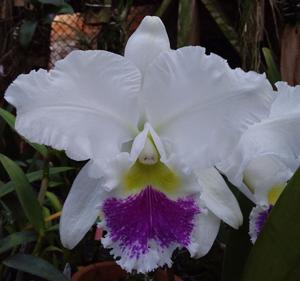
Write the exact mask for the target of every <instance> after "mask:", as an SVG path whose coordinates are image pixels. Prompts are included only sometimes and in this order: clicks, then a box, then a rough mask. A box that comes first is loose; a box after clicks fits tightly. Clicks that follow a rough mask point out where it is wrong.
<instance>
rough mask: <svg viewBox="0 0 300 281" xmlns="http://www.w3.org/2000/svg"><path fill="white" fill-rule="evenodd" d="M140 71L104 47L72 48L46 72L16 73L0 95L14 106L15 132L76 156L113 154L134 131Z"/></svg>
mask: <svg viewBox="0 0 300 281" xmlns="http://www.w3.org/2000/svg"><path fill="white" fill-rule="evenodd" d="M140 83H141V75H140V72H139V71H138V70H137V68H136V67H135V66H134V65H133V64H132V63H131V62H130V61H128V60H126V59H124V57H121V56H119V55H116V54H112V53H109V52H105V51H74V52H72V53H71V54H69V55H68V56H67V57H66V58H65V59H64V60H61V61H59V62H58V63H57V64H56V66H55V68H54V69H53V70H51V71H50V72H47V71H45V70H39V71H37V72H36V71H32V72H30V74H28V75H20V76H19V77H18V78H17V79H16V80H15V81H14V82H13V84H12V85H11V86H10V87H9V88H8V90H7V92H6V95H5V98H6V100H7V101H8V102H10V103H12V104H13V105H14V106H16V108H17V120H16V129H17V131H18V132H19V133H20V134H21V135H23V136H24V137H26V138H27V139H29V140H30V141H32V142H37V143H42V144H46V145H50V146H52V147H54V148H56V149H64V150H66V152H67V154H68V155H69V156H70V157H71V158H73V159H75V160H84V159H89V158H100V159H101V158H106V157H111V156H112V155H116V154H117V153H118V152H119V151H120V147H121V144H122V143H123V142H125V141H127V140H129V139H132V138H133V136H134V135H135V134H136V132H137V123H138V118H139V113H138V98H137V94H138V91H139V90H140Z"/></svg>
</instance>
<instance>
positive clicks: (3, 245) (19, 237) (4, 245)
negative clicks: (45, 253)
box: [0, 231, 37, 254]
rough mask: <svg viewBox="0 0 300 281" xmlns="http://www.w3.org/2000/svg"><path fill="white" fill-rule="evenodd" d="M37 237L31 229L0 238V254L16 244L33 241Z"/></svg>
mask: <svg viewBox="0 0 300 281" xmlns="http://www.w3.org/2000/svg"><path fill="white" fill-rule="evenodd" d="M36 239H37V235H36V233H34V232H32V231H23V232H16V233H13V234H11V235H8V236H7V237H5V238H3V239H2V240H0V254H2V253H3V252H6V251H8V250H10V249H12V248H14V247H16V246H20V245H22V244H25V243H29V242H33V241H35V240H36Z"/></svg>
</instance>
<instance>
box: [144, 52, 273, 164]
mask: <svg viewBox="0 0 300 281" xmlns="http://www.w3.org/2000/svg"><path fill="white" fill-rule="evenodd" d="M142 94H143V99H144V104H145V108H146V115H147V117H148V120H149V123H150V124H151V125H152V127H153V128H154V129H155V130H156V132H157V133H158V134H159V136H160V138H161V139H162V141H168V142H170V143H172V144H173V148H172V149H173V150H174V151H176V152H178V153H179V156H180V157H182V158H183V159H184V160H185V162H186V163H187V164H188V165H189V166H191V167H193V168H194V169H205V168H210V167H212V166H213V165H215V164H216V163H217V162H219V161H221V159H224V158H226V157H227V156H228V154H229V153H230V151H231V150H232V148H233V147H234V146H235V145H236V144H237V143H238V141H239V138H240V136H241V134H242V133H243V132H244V131H245V130H246V129H247V127H248V126H249V125H250V124H253V123H254V122H257V121H259V120H260V119H262V118H263V117H266V116H267V115H268V114H269V109H270V106H271V102H272V100H273V92H272V87H271V85H270V84H269V82H268V81H267V79H266V78H265V75H259V74H256V73H254V72H248V73H245V72H243V71H242V70H240V69H235V70H232V69H231V68H230V67H229V66H228V64H227V62H226V61H225V60H224V59H222V58H221V57H219V56H217V55H214V54H211V55H208V56H207V55H206V54H205V50H204V49H203V48H201V47H185V48H182V49H178V50H176V51H172V52H164V53H162V54H160V56H159V57H158V58H157V59H156V60H155V61H154V62H153V64H152V65H150V66H149V68H148V69H147V71H146V73H145V76H144V84H143V91H142Z"/></svg>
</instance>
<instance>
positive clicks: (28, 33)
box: [19, 20, 37, 48]
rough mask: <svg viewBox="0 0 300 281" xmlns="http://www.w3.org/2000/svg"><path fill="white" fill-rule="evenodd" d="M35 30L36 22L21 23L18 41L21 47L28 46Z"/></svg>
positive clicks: (26, 21)
mask: <svg viewBox="0 0 300 281" xmlns="http://www.w3.org/2000/svg"><path fill="white" fill-rule="evenodd" d="M36 28H37V21H31V20H25V21H24V22H23V23H22V25H21V27H20V34H19V41H20V44H21V46H22V47H24V48H26V47H28V46H29V44H30V43H31V40H32V38H33V35H34V33H35V30H36Z"/></svg>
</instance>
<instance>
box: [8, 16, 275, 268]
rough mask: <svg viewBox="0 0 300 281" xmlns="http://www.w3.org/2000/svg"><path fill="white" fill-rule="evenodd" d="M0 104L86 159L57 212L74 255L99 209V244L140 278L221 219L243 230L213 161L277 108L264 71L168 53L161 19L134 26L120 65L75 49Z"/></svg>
mask: <svg viewBox="0 0 300 281" xmlns="http://www.w3.org/2000/svg"><path fill="white" fill-rule="evenodd" d="M5 98H6V100H7V101H8V102H10V103H11V104H13V105H14V106H15V107H16V108H17V120H16V129H17V131H18V132H19V133H20V134H21V135H23V136H24V137H26V138H27V139H29V140H30V141H32V142H37V143H43V144H46V145H50V146H52V147H54V148H56V149H63V150H65V151H66V153H67V155H68V156H69V157H70V158H72V159H75V160H80V161H81V160H89V162H88V163H87V164H86V165H85V166H84V167H83V168H82V170H81V172H80V173H79V175H78V176H77V178H76V179H75V181H74V183H73V186H72V189H71V191H70V194H69V196H68V198H67V200H66V202H65V204H64V208H63V213H62V217H61V221H60V235H61V240H62V243H63V244H64V245H65V246H66V247H68V248H73V247H74V246H75V245H76V244H77V243H78V242H79V241H80V240H81V239H82V238H83V236H84V235H85V233H86V232H87V231H88V230H89V229H90V227H91V226H92V225H93V223H94V222H95V220H96V218H97V216H98V215H99V213H100V216H101V218H102V225H103V228H104V229H105V230H106V231H107V235H106V237H105V238H104V239H102V242H103V244H104V246H105V247H107V248H111V249H112V250H111V253H112V254H113V255H114V256H115V257H116V258H118V261H117V262H118V263H119V264H120V265H121V266H122V267H123V268H124V269H126V270H127V271H131V270H133V269H135V270H137V271H138V272H147V271H151V270H153V269H155V268H156V267H158V266H163V265H165V264H167V265H168V266H170V265H171V263H172V262H171V255H172V252H173V250H174V249H175V248H176V247H186V248H187V249H188V250H189V251H190V253H191V255H192V256H194V257H200V256H203V255H205V254H206V253H207V252H208V251H209V249H210V248H211V246H212V244H213V242H214V240H215V238H216V235H217V233H218V229H219V225H220V219H221V220H223V221H224V222H226V223H227V224H229V225H231V226H232V227H234V228H238V227H239V226H240V225H241V223H242V214H241V211H240V208H239V206H238V203H237V201H236V199H235V198H234V196H233V194H232V193H231V192H230V190H229V189H228V188H227V186H226V184H225V182H224V180H223V178H222V177H221V175H220V174H219V173H218V172H217V170H216V169H215V168H214V165H215V164H216V163H218V162H220V161H221V160H222V159H224V158H226V157H228V154H229V152H230V151H231V150H232V149H233V148H234V146H235V145H236V144H237V143H238V141H239V138H240V136H241V135H242V133H243V132H244V131H245V130H246V129H247V127H248V126H249V125H251V124H253V123H255V122H258V121H259V120H260V119H262V118H264V117H266V116H267V115H268V113H269V108H270V105H271V103H272V100H273V96H272V89H271V86H270V84H269V82H268V81H267V80H266V78H265V76H264V75H259V74H257V73H254V72H248V73H245V72H243V71H242V70H241V69H235V70H232V69H231V68H230V67H229V66H228V64H227V62H226V61H225V60H224V59H222V58H221V57H219V56H217V55H215V54H210V55H206V54H205V50H204V49H203V48H201V47H185V48H181V49H178V50H171V49H170V44H169V40H168V36H167V33H166V30H165V27H164V25H163V24H162V22H161V20H160V19H159V18H157V17H146V18H145V19H144V20H143V21H142V23H141V25H140V26H139V28H138V29H137V30H136V32H135V33H134V34H133V35H132V36H131V37H130V38H129V40H128V43H127V46H126V49H125V56H124V57H122V56H119V55H116V54H113V53H109V52H106V51H85V52H84V51H74V52H72V53H71V54H70V55H68V56H67V57H66V58H65V59H64V60H61V61H59V62H58V63H57V64H56V66H55V68H54V69H53V70H51V71H49V72H47V71H45V70H39V71H37V72H36V71H32V72H31V73H30V74H28V75H21V76H19V77H18V78H17V79H16V81H15V82H14V83H13V84H12V85H11V86H10V87H9V89H8V90H7V93H6V96H5Z"/></svg>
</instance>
